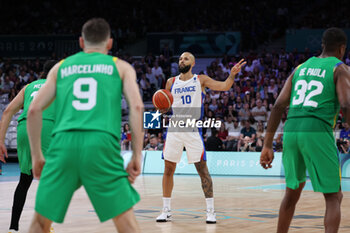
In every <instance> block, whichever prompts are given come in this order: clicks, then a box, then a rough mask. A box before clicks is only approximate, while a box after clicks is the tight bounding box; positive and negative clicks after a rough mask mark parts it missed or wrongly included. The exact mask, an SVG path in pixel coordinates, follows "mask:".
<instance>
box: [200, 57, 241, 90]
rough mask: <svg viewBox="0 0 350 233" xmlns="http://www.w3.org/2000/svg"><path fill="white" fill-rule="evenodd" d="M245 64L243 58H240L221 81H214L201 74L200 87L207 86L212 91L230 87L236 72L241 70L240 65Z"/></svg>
mask: <svg viewBox="0 0 350 233" xmlns="http://www.w3.org/2000/svg"><path fill="white" fill-rule="evenodd" d="M245 64H246V62H245V61H244V59H242V60H240V61H239V62H238V63H237V64H236V65H235V66H234V67H232V69H231V73H230V75H229V76H228V78H227V79H226V80H225V81H223V82H221V81H216V80H214V79H212V78H210V77H209V76H207V75H201V76H200V81H201V84H202V87H208V88H209V89H211V90H214V91H228V90H230V88H231V87H232V84H233V83H234V81H235V76H236V74H238V73H239V72H240V71H241V68H242V66H244V65H245Z"/></svg>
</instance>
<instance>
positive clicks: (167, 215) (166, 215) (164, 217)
mask: <svg viewBox="0 0 350 233" xmlns="http://www.w3.org/2000/svg"><path fill="white" fill-rule="evenodd" d="M156 221H157V222H169V221H171V210H169V209H168V208H163V210H162V213H161V214H160V215H159V216H158V217H157V219H156Z"/></svg>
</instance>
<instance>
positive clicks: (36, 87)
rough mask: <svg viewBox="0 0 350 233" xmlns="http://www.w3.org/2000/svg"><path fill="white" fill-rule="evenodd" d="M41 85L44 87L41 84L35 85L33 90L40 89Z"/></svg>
mask: <svg viewBox="0 0 350 233" xmlns="http://www.w3.org/2000/svg"><path fill="white" fill-rule="evenodd" d="M43 85H44V84H43V83H40V84H35V85H34V87H33V88H35V89H40V88H41V87H42V86H43Z"/></svg>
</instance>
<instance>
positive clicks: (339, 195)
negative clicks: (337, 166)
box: [323, 191, 343, 203]
mask: <svg viewBox="0 0 350 233" xmlns="http://www.w3.org/2000/svg"><path fill="white" fill-rule="evenodd" d="M323 195H324V197H325V199H326V202H327V201H335V200H337V201H338V202H339V203H341V202H342V200H343V193H342V191H339V192H337V193H324V194H323Z"/></svg>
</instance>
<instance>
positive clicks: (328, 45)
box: [322, 27, 348, 52]
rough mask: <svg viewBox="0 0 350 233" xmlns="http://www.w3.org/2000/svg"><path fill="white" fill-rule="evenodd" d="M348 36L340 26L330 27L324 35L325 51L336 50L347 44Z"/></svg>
mask: <svg viewBox="0 0 350 233" xmlns="http://www.w3.org/2000/svg"><path fill="white" fill-rule="evenodd" d="M347 40H348V39H347V36H346V34H345V32H344V31H343V30H342V29H340V28H336V27H333V28H328V29H327V30H326V31H324V33H323V36H322V44H323V49H324V50H325V51H331V52H333V51H335V50H337V49H338V48H339V47H340V46H342V45H346V44H347Z"/></svg>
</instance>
